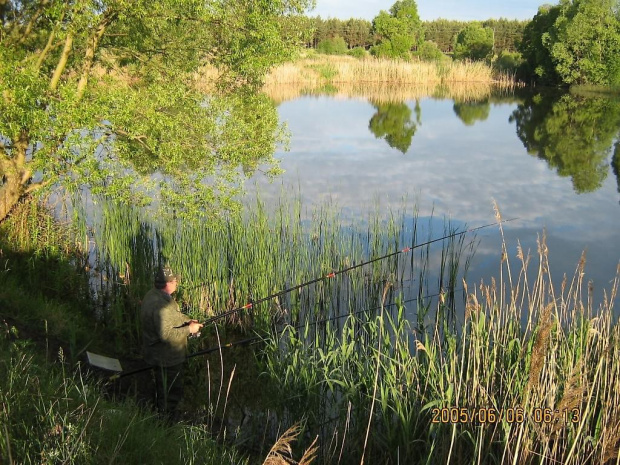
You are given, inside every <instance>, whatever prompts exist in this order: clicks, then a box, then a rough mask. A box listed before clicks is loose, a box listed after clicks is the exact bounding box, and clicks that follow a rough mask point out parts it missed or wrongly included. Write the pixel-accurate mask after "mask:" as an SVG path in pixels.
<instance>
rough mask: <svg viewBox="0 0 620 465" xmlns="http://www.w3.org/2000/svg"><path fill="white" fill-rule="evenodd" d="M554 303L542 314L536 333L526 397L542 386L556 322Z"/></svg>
mask: <svg viewBox="0 0 620 465" xmlns="http://www.w3.org/2000/svg"><path fill="white" fill-rule="evenodd" d="M553 305H554V304H553V303H550V304H548V305H547V306H546V307H545V308H544V310H543V311H542V313H541V315H540V319H539V330H538V334H537V335H536V340H535V342H534V347H532V356H531V358H530V373H529V377H528V381H527V388H526V394H525V395H526V397H528V396H529V395H530V394H532V393H534V392H535V391H534V390H535V389H536V388H537V387H539V386H540V374H541V373H542V370H543V367H544V366H545V358H546V356H547V348H548V347H549V342H550V340H551V329H552V328H553V324H554V321H553V319H552V318H551V309H552V308H553ZM531 400H533V399H531Z"/></svg>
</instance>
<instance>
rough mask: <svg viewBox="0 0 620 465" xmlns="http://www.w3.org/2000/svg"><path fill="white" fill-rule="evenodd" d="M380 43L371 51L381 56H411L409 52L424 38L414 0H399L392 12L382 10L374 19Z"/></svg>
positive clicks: (373, 28) (376, 34) (373, 22)
mask: <svg viewBox="0 0 620 465" xmlns="http://www.w3.org/2000/svg"><path fill="white" fill-rule="evenodd" d="M372 32H373V34H374V35H375V37H376V38H377V41H378V44H377V45H375V46H374V47H373V48H372V49H371V52H372V53H373V54H374V55H376V56H380V57H389V58H405V59H407V58H409V52H410V51H411V50H412V49H413V48H414V47H417V46H418V45H419V44H420V43H421V42H422V41H423V40H424V31H423V28H422V22H421V21H420V17H419V16H418V7H417V5H416V3H415V1H414V0H399V1H397V2H396V3H394V5H392V7H391V8H390V12H389V13H388V12H386V11H383V10H382V11H381V12H380V13H379V15H378V16H376V17H375V19H373V21H372Z"/></svg>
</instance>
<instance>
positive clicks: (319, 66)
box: [194, 55, 522, 102]
mask: <svg viewBox="0 0 620 465" xmlns="http://www.w3.org/2000/svg"><path fill="white" fill-rule="evenodd" d="M217 76H218V72H217V70H216V69H215V68H213V67H211V66H205V67H204V68H203V69H202V70H201V71H200V72H199V73H197V74H196V76H195V77H194V81H195V85H196V87H197V88H198V89H199V90H201V91H202V92H204V93H211V92H214V90H215V82H216V81H217ZM521 85H522V84H521V83H518V82H517V81H516V79H515V77H514V76H513V75H510V74H507V73H504V72H498V71H495V70H493V69H492V68H491V67H490V66H488V65H487V64H485V63H483V62H457V61H448V62H423V61H404V60H390V59H378V58H371V57H368V58H365V59H359V58H353V57H348V56H328V55H320V56H312V57H305V58H300V59H298V60H296V61H294V62H288V63H284V64H282V65H279V66H277V67H275V68H274V69H273V70H271V72H270V73H269V74H268V75H267V76H266V79H265V84H264V86H263V91H264V92H265V93H266V94H267V95H269V96H270V97H271V98H273V99H274V100H275V101H276V102H282V101H286V100H291V99H293V98H297V97H299V96H300V95H308V94H310V95H320V94H326V93H327V94H335V95H343V96H347V97H350V96H353V97H358V96H359V97H365V98H370V99H373V100H377V101H397V100H400V101H402V100H407V99H412V98H413V99H415V98H420V97H429V96H434V95H437V96H444V98H451V97H452V96H454V97H455V98H457V99H459V100H463V98H467V99H469V100H475V99H480V98H484V95H485V94H488V93H490V92H491V90H492V89H494V90H498V89H499V90H512V89H514V88H515V87H518V86H521Z"/></svg>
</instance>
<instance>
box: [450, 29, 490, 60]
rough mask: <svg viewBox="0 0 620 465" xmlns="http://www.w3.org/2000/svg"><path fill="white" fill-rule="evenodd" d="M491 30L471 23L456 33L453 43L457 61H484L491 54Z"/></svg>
mask: <svg viewBox="0 0 620 465" xmlns="http://www.w3.org/2000/svg"><path fill="white" fill-rule="evenodd" d="M493 41H494V39H493V29H491V28H488V27H482V25H481V24H480V23H477V22H472V23H469V24H467V26H465V28H464V29H463V30H462V31H461V32H459V33H458V35H457V36H456V39H455V41H454V58H456V59H457V60H485V59H488V58H490V57H491V55H492V53H493Z"/></svg>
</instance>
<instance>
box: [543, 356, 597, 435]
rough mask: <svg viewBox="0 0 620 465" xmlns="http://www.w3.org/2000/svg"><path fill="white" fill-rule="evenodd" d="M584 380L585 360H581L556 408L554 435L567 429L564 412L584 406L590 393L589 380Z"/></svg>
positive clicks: (552, 431)
mask: <svg viewBox="0 0 620 465" xmlns="http://www.w3.org/2000/svg"><path fill="white" fill-rule="evenodd" d="M583 378H584V359H583V358H581V359H580V360H579V363H578V364H577V365H576V366H575V368H574V370H573V373H572V374H571V376H570V378H569V379H568V381H567V382H566V384H565V386H564V394H563V395H562V400H560V402H559V403H558V404H557V406H556V407H555V408H554V411H555V412H558V413H555V415H554V420H556V422H555V424H554V425H553V428H552V430H551V433H552V434H557V432H558V431H560V430H562V429H565V428H566V424H564V421H563V418H562V417H563V413H562V412H564V411H572V409H575V408H578V407H580V406H581V405H582V403H583V400H584V398H585V396H586V394H587V392H588V387H589V386H588V384H587V379H583Z"/></svg>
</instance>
